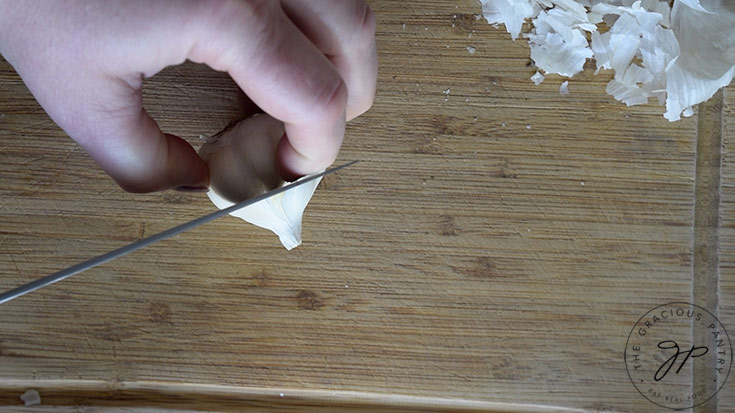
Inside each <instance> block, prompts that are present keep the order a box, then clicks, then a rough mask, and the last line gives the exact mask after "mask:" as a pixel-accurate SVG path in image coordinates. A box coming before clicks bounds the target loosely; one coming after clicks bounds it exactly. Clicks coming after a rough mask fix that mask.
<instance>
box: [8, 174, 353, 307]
mask: <svg viewBox="0 0 735 413" xmlns="http://www.w3.org/2000/svg"><path fill="white" fill-rule="evenodd" d="M355 163H357V161H352V162H348V163H346V164H344V165H340V166H337V167H334V168H331V169H327V170H326V171H324V172H321V173H318V174H314V175H308V176H306V177H304V178H301V179H299V180H298V181H295V182H292V183H290V184H288V185H284V186H282V187H280V188H276V189H274V190H272V191H270V192H266V193H264V194H261V195H258V196H256V197H253V198H250V199H247V200H245V201H242V202H238V203H237V204H235V205H232V206H231V207H228V208H225V209H222V210H219V211H216V212H212V213H211V214H208V215H205V216H203V217H200V218H197V219H195V220H193V221H189V222H186V223H184V224H181V225H178V226H176V227H173V228H171V229H167V230H166V231H163V232H159V233H158V234H156V235H151V236H150V237H148V238H143V239H142V240H139V241H136V242H134V243H132V244H130V245H126V246H124V247H121V248H118V249H116V250H114V251H110V252H108V253H106V254H102V255H99V256H97V257H94V258H92V259H89V260H87V261H84V262H82V263H79V264H76V265H73V266H71V267H69V268H67V269H64V270H61V271H59V272H56V273H53V274H50V275H47V276H45V277H42V278H39V279H37V280H35V281H31V282H29V283H28V284H24V285H21V286H20V287H17V288H14V289H12V290H10V291H8V292H5V293H2V294H0V304H3V303H7V302H8V301H10V300H13V299H15V298H18V297H20V296H22V295H25V294H28V293H30V292H32V291H36V290H38V289H39V288H43V287H46V286H48V285H51V284H53V283H56V282H59V281H62V280H64V279H67V278H69V277H71V276H72V275H76V274H79V273H80V272H82V271H86V270H88V269H90V268H94V267H96V266H98V265H102V264H104V263H106V262H109V261H112V260H114V259H115V258H120V257H122V256H124V255H127V254H130V253H131V252H134V251H137V250H139V249H141V248H144V247H147V246H148V245H151V244H153V243H156V242H158V241H161V240H164V239H167V238H171V237H173V236H174V235H177V234H181V233H182V232H184V231H188V230H190V229H192V228H196V227H198V226H199V225H202V224H206V223H207V222H210V221H214V220H215V219H217V218H220V217H223V216H225V215H227V214H229V213H231V212H234V211H237V210H238V209H241V208H245V207H246V206H248V205H252V204H254V203H256V202H260V201H262V200H264V199H267V198H270V197H272V196H273V195H278V194H280V193H282V192H286V191H288V190H289V189H292V188H295V187H297V186H299V185H303V184H305V183H307V182H310V181H313V180H315V179H319V178H321V177H323V176H326V175H329V174H331V173H334V172H337V171H339V170H340V169H344V168H347V167H348V166H352V165H354V164H355Z"/></svg>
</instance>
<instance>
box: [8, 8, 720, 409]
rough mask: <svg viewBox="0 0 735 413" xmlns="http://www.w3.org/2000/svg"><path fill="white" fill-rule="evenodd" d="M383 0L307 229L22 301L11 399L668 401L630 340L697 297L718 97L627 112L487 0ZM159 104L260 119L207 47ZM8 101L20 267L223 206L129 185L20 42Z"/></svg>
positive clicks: (91, 251) (188, 117) (172, 72)
mask: <svg viewBox="0 0 735 413" xmlns="http://www.w3.org/2000/svg"><path fill="white" fill-rule="evenodd" d="M371 4H372V6H373V8H374V10H375V12H376V14H377V16H378V46H379V50H380V63H381V67H380V79H379V86H378V94H377V98H376V102H375V105H374V106H373V108H372V109H371V110H370V111H369V112H368V113H367V114H365V115H364V116H361V117H360V118H358V119H356V120H355V121H353V122H351V124H350V125H349V127H348V133H347V138H346V140H345V143H344V146H343V149H342V152H341V155H340V159H339V160H338V162H343V161H349V160H353V159H360V160H361V162H360V163H359V164H358V165H357V166H355V167H354V168H352V169H350V170H346V171H344V172H343V173H340V174H337V175H336V176H330V177H328V178H327V179H325V180H324V182H323V183H322V184H321V185H320V188H319V189H318V191H317V192H316V195H315V197H314V199H313V201H312V203H311V204H310V205H309V207H308V209H307V212H306V216H305V218H304V233H303V239H304V243H303V245H302V246H300V247H298V248H297V249H295V250H294V251H292V252H287V251H285V250H284V249H283V248H282V247H280V244H279V243H278V240H277V238H276V237H275V236H274V235H272V234H270V233H268V232H266V231H264V230H260V229H257V228H254V227H251V226H248V225H246V224H244V223H242V222H240V221H238V220H236V219H234V218H224V219H222V220H219V221H216V222H214V223H212V224H208V225H207V226H204V227H201V228H198V229H196V230H193V231H191V232H189V233H186V234H182V235H180V236H178V237H176V238H174V239H172V240H169V241H165V242H162V243H159V244H158V245H154V246H152V247H149V248H147V249H145V250H143V251H140V252H138V253H135V254H134V255H131V256H129V257H126V258H123V259H119V260H116V261H114V262H112V263H110V264H108V265H105V266H103V267H99V268H97V269H94V270H91V271H88V272H86V273H84V274H82V275H79V276H77V277H75V278H73V279H70V280H68V281H65V282H63V283H60V284H57V285H55V286H53V287H50V288H47V289H44V290H41V291H39V292H37V293H33V294H31V295H28V296H26V297H23V298H22V299H19V300H16V301H13V302H12V303H9V304H7V305H3V306H2V307H0V326H1V328H0V405H6V406H8V409H13V407H12V406H14V405H19V403H20V400H19V399H18V396H19V395H20V394H21V393H22V391H23V390H24V389H26V388H28V387H35V388H38V389H40V391H41V396H42V398H43V400H44V405H50V404H53V405H58V406H62V407H60V408H59V409H58V411H80V410H77V408H76V407H73V406H76V405H82V406H94V408H95V409H98V408H99V409H100V410H102V409H111V410H116V411H119V410H122V409H130V411H133V410H136V409H139V411H151V409H153V408H156V409H177V410H182V409H191V410H207V409H211V410H223V411H239V410H242V409H244V408H247V407H249V408H252V409H257V410H270V411H294V410H301V409H307V410H309V409H311V410H318V411H325V409H332V410H333V411H343V410H356V411H360V410H363V411H391V409H392V411H431V410H432V409H433V410H436V411H531V410H535V411H559V410H568V411H579V410H585V411H602V410H614V411H637V412H648V411H652V410H653V408H654V407H655V406H653V405H652V404H650V403H649V402H648V401H647V400H645V399H644V398H643V397H641V395H640V394H638V392H637V391H636V390H635V389H634V388H633V386H632V385H631V383H630V381H629V378H628V376H627V374H626V370H625V364H624V361H623V350H624V348H625V342H626V338H627V335H628V333H629V331H630V329H631V328H632V326H633V324H634V323H635V322H636V320H637V319H638V318H639V317H640V316H641V315H642V314H644V313H645V312H646V311H648V310H649V309H651V308H652V307H654V306H656V305H659V304H662V303H665V302H670V301H692V299H693V298H692V297H693V294H694V293H693V291H694V284H693V260H694V258H693V256H694V251H693V246H694V245H695V244H694V211H695V204H696V202H697V200H696V198H695V193H696V190H695V182H696V165H697V153H696V148H697V139H696V138H697V130H698V119H697V117H696V116H695V117H693V118H689V119H684V120H682V121H681V122H677V123H669V122H667V121H666V120H665V119H664V118H663V116H662V113H663V108H661V107H659V106H654V105H648V106H640V107H634V108H626V107H625V106H623V105H621V104H620V103H618V102H616V101H614V100H613V99H612V98H611V97H609V96H607V95H606V94H605V92H604V89H605V84H606V82H607V81H608V80H609V79H610V77H611V74H609V73H601V74H599V75H597V76H594V75H593V73H592V72H593V70H592V69H591V68H590V69H587V70H585V72H584V73H582V74H581V75H579V76H578V77H575V78H574V79H573V80H571V81H570V85H569V89H570V92H571V93H570V95H568V96H561V95H560V94H559V85H560V83H561V81H562V79H561V78H557V77H554V76H549V77H547V80H546V81H545V82H544V83H543V84H541V85H540V86H534V85H533V84H532V83H531V82H530V81H529V79H528V78H529V77H530V76H531V75H532V74H533V73H534V69H533V68H532V67H529V66H528V63H529V57H528V56H529V51H528V47H527V45H525V44H524V42H523V41H517V42H513V41H511V40H510V39H509V36H508V34H507V33H506V32H505V31H504V30H499V29H496V28H493V27H492V26H490V25H488V24H487V23H485V22H484V21H482V20H477V19H476V17H475V16H476V14H477V13H478V12H479V6H478V5H477V4H476V3H475V2H474V1H471V0H466V1H465V0H463V1H459V2H445V1H437V0H433V1H421V2H419V1H413V0H411V1H400V2H399V1H387V0H385V1H382V0H381V1H372V2H371ZM468 46H471V47H473V48H474V49H475V52H474V53H472V54H471V53H469V51H468V49H467V47H468ZM732 96H733V93H732V92H731V93H726V94H725V102H726V104H725V109H724V110H725V118H724V119H725V123H726V126H725V128H726V129H725V133H724V135H723V136H724V138H723V139H724V141H725V145H726V146H725V150H724V151H723V157H724V161H723V162H724V171H725V173H724V175H723V179H722V188H723V189H722V202H723V210H722V211H723V212H722V214H723V215H722V229H721V233H720V242H721V251H722V259H721V262H722V264H721V266H720V277H721V278H720V280H719V283H720V288H721V292H720V300H719V303H720V304H719V305H720V307H719V309H720V311H719V313H720V319H721V320H722V322H723V323H724V324H725V325H726V326H735V323H733V321H735V307H733V306H732V303H733V302H735V300H733V299H731V297H730V295H728V294H733V293H735V284H734V283H733V282H734V281H735V278H734V275H733V274H732V267H733V256H732V251H733V244H732V240H733V239H734V238H733V237H732V235H733V234H732V231H733V229H735V226H733V218H732V205H735V204H733V199H732V197H731V196H728V188H730V187H731V186H732V185H733V181H732V177H733V171H735V170H733V169H732V166H731V165H730V164H729V163H728V161H729V160H730V158H729V154H728V151H727V147H728V146H727V145H729V144H731V142H730V140H729V138H730V137H731V136H735V135H733V133H734V132H735V129H733V125H734V124H735V123H732V122H727V121H728V120H729V119H731V118H732V115H733V109H732V108H733V107H735V101H733V100H732V99H733V97H732ZM144 102H145V105H146V107H147V109H148V110H149V112H150V113H151V114H152V115H153V116H154V118H156V119H157V120H158V122H159V123H160V124H161V126H162V127H163V129H164V130H165V131H167V132H170V133H174V134H178V135H179V136H182V137H184V138H186V139H187V140H188V141H189V142H190V143H192V144H193V145H195V146H198V145H200V140H199V135H200V134H204V135H207V134H213V133H215V132H217V131H218V130H220V129H221V128H222V127H224V126H225V125H226V124H227V123H229V122H230V121H231V120H233V119H235V118H237V117H238V116H239V109H238V105H237V100H236V88H235V86H234V84H233V83H232V81H230V80H229V79H228V78H227V77H226V76H225V75H223V74H220V73H215V72H212V71H210V70H208V69H206V68H205V67H202V66H198V65H194V64H190V63H187V64H184V65H182V66H179V67H175V68H170V69H167V70H166V71H164V72H163V73H161V74H159V75H157V76H155V77H154V78H152V79H150V80H149V81H147V84H146V88H145V93H144ZM0 113H1V115H0V148H1V150H0V177H1V179H2V183H3V185H2V186H0V289H3V290H4V289H9V288H11V287H14V286H17V285H18V284H20V283H23V282H27V281H29V280H31V279H34V278H36V277H38V276H41V275H45V274H47V273H50V272H53V271H55V270H58V269H59V268H63V267H66V266H68V265H71V264H74V263H77V262H79V261H81V260H83V259H86V258H89V257H91V256H93V255H96V254H99V253H104V252H107V251H108V250H110V249H112V248H115V247H118V246H121V245H124V244H126V243H129V242H131V241H135V240H137V239H140V238H141V237H143V236H145V235H149V234H152V233H154V232H156V231H160V230H163V229H166V228H169V227H171V226H173V225H175V224H178V223H181V222H185V221H187V220H190V219H193V218H194V217H197V216H199V215H202V214H204V213H206V212H208V211H211V209H212V206H211V205H210V203H209V201H208V200H207V199H206V196H202V195H184V194H179V193H173V192H168V193H158V194H148V195H133V194H127V193H124V192H122V191H121V190H119V188H117V186H116V185H115V184H114V183H113V182H112V181H111V180H110V179H109V178H107V177H106V176H105V175H104V173H102V172H101V171H100V170H99V168H97V167H96V166H95V165H94V163H93V162H92V161H91V160H90V159H89V157H88V156H87V155H86V154H85V153H84V152H83V151H82V150H81V149H80V148H79V147H78V146H77V145H76V144H75V143H74V142H73V141H71V140H70V139H68V138H67V137H66V136H65V135H64V133H63V132H62V131H61V130H59V129H58V127H56V126H55V125H54V124H53V123H52V122H51V121H50V120H49V119H48V117H47V116H46V115H45V114H44V112H43V110H42V109H41V108H40V107H39V106H38V105H37V104H36V103H35V101H34V100H33V98H32V96H31V95H30V94H29V93H28V91H27V90H26V89H25V87H24V86H23V84H22V82H21V81H20V79H19V78H18V77H17V75H15V74H14V72H13V71H12V69H11V68H10V66H9V65H8V64H7V63H5V62H2V63H0ZM700 128H701V126H700ZM731 152H732V151H731ZM728 168H729V169H728ZM729 192H732V191H729ZM728 303H729V304H728ZM733 330H735V328H733ZM730 384H731V383H730ZM731 389H732V386H731V385H730V386H726V388H725V389H724V390H723V391H722V392H721V394H720V397H719V401H718V403H719V406H720V409H721V410H722V411H727V410H731V409H735V396H733V391H732V390H731ZM280 393H284V397H280ZM53 410H54V411H56V410H57V409H53ZM9 411H10V410H9Z"/></svg>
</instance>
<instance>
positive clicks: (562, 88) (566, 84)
mask: <svg viewBox="0 0 735 413" xmlns="http://www.w3.org/2000/svg"><path fill="white" fill-rule="evenodd" d="M559 93H560V94H562V95H568V94H569V81H568V80H565V81H564V82H562V84H561V86H559Z"/></svg>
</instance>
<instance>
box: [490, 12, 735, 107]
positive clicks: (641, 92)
mask: <svg viewBox="0 0 735 413" xmlns="http://www.w3.org/2000/svg"><path fill="white" fill-rule="evenodd" d="M480 1H481V3H482V10H483V15H484V17H485V19H486V20H487V21H488V22H489V23H491V24H493V25H496V26H498V25H500V24H504V25H505V28H506V30H507V31H508V33H510V35H511V37H512V38H513V39H517V38H518V36H519V35H520V33H521V29H522V26H523V23H524V22H525V21H526V20H527V19H530V23H531V28H530V31H529V32H528V33H527V34H524V35H523V36H524V37H526V38H527V39H528V41H529V45H530V49H531V58H532V59H533V61H534V63H535V66H536V67H538V68H539V69H540V70H541V71H543V72H545V73H547V74H548V73H556V74H560V75H562V76H566V77H572V76H574V75H575V74H577V73H579V72H581V71H582V70H583V68H584V65H585V62H586V61H587V60H588V59H591V58H594V59H595V61H596V68H597V72H599V71H600V70H602V69H605V70H614V71H615V75H614V78H613V79H612V80H611V81H610V82H609V83H608V85H607V88H606V90H607V93H608V94H610V95H612V96H613V97H614V98H615V99H617V100H619V101H621V102H623V103H625V104H626V105H628V106H633V105H641V104H645V103H648V102H649V100H650V99H656V100H658V102H659V104H665V105H666V112H665V114H664V116H665V117H666V119H668V120H670V121H675V120H678V119H680V117H681V116H691V115H692V114H693V113H694V111H693V109H692V107H693V106H694V105H696V104H698V103H701V102H703V101H705V100H707V99H709V98H710V97H712V95H714V94H715V93H716V92H717V91H718V90H719V89H721V88H723V87H725V86H727V85H728V84H730V83H731V82H732V80H733V78H734V77H735V2H733V1H728V0H675V1H674V3H673V8H671V7H670V5H669V2H668V1H666V0H480ZM603 23H604V25H605V26H606V27H607V29H608V30H607V31H605V32H604V33H602V32H601V31H600V30H599V29H598V25H600V24H603ZM588 36H589V38H590V39H591V41H589V42H588V41H587V38H588ZM537 75H538V76H537ZM539 76H541V77H539ZM542 76H543V75H542V74H541V73H540V72H537V73H536V74H534V76H532V77H531V80H532V81H533V82H534V83H535V84H537V85H538V84H540V83H541V81H542V80H543V77H542ZM560 92H561V93H562V94H563V92H562V89H560Z"/></svg>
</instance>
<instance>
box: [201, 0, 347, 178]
mask: <svg viewBox="0 0 735 413" xmlns="http://www.w3.org/2000/svg"><path fill="white" fill-rule="evenodd" d="M222 4H224V5H225V6H224V7H222V6H221V9H220V10H217V15H218V16H217V18H216V19H215V21H217V27H216V29H215V28H210V29H212V31H211V32H210V33H209V34H203V35H202V37H201V38H200V41H199V42H198V43H197V45H196V46H195V47H194V48H193V50H192V53H191V54H190V55H189V57H190V58H191V59H192V60H195V61H199V62H203V63H207V64H209V65H210V66H212V67H213V68H215V69H218V70H226V71H227V72H229V73H230V75H231V76H232V78H233V79H234V80H235V82H237V84H238V85H239V86H240V88H241V89H242V90H243V91H244V92H245V93H246V94H247V95H248V96H249V97H250V98H252V100H253V101H254V102H255V103H256V104H257V105H258V106H259V107H261V108H262V109H263V110H264V111H265V112H267V113H269V114H270V115H271V116H273V117H275V118H277V119H279V120H281V121H283V122H284V124H285V127H286V135H287V137H288V138H287V140H284V142H282V143H281V145H280V146H279V159H280V161H281V163H282V164H283V165H284V166H285V168H286V169H287V170H288V171H290V172H291V173H293V174H295V175H304V174H308V173H311V172H315V171H317V170H320V169H324V168H326V167H327V166H329V165H330V164H331V163H332V162H334V159H335V158H336V157H337V153H338V151H339V147H340V146H341V144H342V139H343V136H344V128H345V111H346V107H347V88H346V86H345V83H344V81H343V80H342V76H340V73H339V72H338V71H337V70H336V69H335V67H334V66H333V65H332V63H331V62H330V61H329V60H328V59H327V58H326V57H325V56H324V54H323V53H322V51H321V50H319V49H318V48H317V47H316V46H315V45H314V43H312V41H311V40H309V38H307V36H306V35H305V34H304V33H303V32H302V31H301V30H300V29H299V28H298V27H296V25H294V24H293V22H292V21H291V20H290V19H289V18H288V16H287V15H286V13H285V12H284V11H283V9H282V8H281V7H280V3H279V2H277V1H269V0H260V1H255V0H252V1H249V2H226V3H222ZM244 39H247V41H245V40H244Z"/></svg>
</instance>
